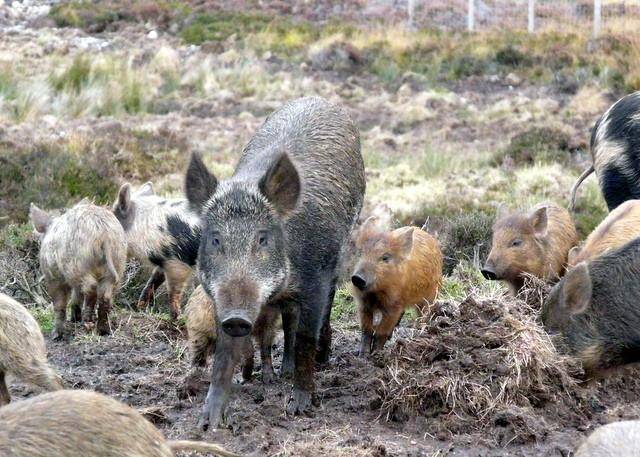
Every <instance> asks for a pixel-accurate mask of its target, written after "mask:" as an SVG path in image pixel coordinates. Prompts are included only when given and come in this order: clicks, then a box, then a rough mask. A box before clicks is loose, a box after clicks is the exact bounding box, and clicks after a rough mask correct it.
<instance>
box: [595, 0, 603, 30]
mask: <svg viewBox="0 0 640 457" xmlns="http://www.w3.org/2000/svg"><path fill="white" fill-rule="evenodd" d="M601 22H602V0H593V37H594V38H598V35H600V25H601Z"/></svg>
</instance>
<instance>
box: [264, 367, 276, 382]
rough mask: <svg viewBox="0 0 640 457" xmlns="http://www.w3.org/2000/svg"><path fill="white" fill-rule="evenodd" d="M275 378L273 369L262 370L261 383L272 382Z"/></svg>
mask: <svg viewBox="0 0 640 457" xmlns="http://www.w3.org/2000/svg"><path fill="white" fill-rule="evenodd" d="M275 380H276V375H275V373H274V372H273V369H271V370H265V369H263V370H262V383H263V384H273V383H274V382H275Z"/></svg>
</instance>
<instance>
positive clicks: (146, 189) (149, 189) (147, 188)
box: [136, 181, 155, 197]
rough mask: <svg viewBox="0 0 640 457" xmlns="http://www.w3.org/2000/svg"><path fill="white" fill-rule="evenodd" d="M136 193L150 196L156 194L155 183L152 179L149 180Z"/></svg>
mask: <svg viewBox="0 0 640 457" xmlns="http://www.w3.org/2000/svg"><path fill="white" fill-rule="evenodd" d="M136 195H138V196H140V197H148V196H150V195H155V192H154V191H153V183H152V182H151V181H147V182H146V183H144V184H143V185H141V186H140V188H139V189H138V190H137V191H136Z"/></svg>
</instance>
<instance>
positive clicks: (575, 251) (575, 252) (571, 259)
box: [567, 246, 582, 266]
mask: <svg viewBox="0 0 640 457" xmlns="http://www.w3.org/2000/svg"><path fill="white" fill-rule="evenodd" d="M580 251H582V248H581V247H580V246H574V247H572V248H571V249H569V255H568V258H567V263H568V264H569V265H570V266H574V265H575V264H576V259H577V258H578V256H579V255H580Z"/></svg>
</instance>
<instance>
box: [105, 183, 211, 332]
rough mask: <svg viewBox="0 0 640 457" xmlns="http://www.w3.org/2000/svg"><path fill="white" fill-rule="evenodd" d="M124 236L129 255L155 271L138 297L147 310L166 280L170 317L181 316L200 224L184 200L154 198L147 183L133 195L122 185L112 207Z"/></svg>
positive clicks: (140, 306) (140, 304) (129, 187)
mask: <svg viewBox="0 0 640 457" xmlns="http://www.w3.org/2000/svg"><path fill="white" fill-rule="evenodd" d="M113 213H114V214H115V216H116V217H117V218H118V220H119V221H120V223H121V224H122V227H123V228H124V231H125V234H126V236H127V243H128V255H129V257H133V258H136V259H138V260H140V261H141V262H143V263H146V264H150V265H153V266H154V267H155V268H154V270H153V273H152V275H151V278H150V279H149V281H148V282H147V284H146V286H145V287H144V289H143V290H142V293H141V294H140V298H139V299H138V309H144V308H146V307H147V306H148V305H149V303H150V302H151V300H152V299H153V295H154V292H155V290H157V289H158V287H160V286H161V285H162V283H163V282H164V281H165V278H166V280H167V289H168V291H169V309H170V313H171V317H172V318H173V319H176V318H177V317H178V316H179V315H180V309H181V307H182V306H181V301H182V293H183V291H184V289H185V286H186V283H187V282H188V280H189V279H190V278H191V274H192V271H193V267H194V266H195V264H196V258H197V256H198V247H199V245H200V225H199V224H200V220H199V218H198V215H197V214H196V213H194V212H193V211H191V209H190V208H189V203H188V202H187V201H186V200H185V199H166V198H163V197H160V196H157V195H156V194H155V193H154V191H153V186H152V185H151V183H150V182H147V183H145V184H144V185H142V186H141V187H140V188H139V189H137V190H136V191H135V192H134V191H132V189H131V184H129V183H126V184H123V185H122V187H121V188H120V191H119V192H118V198H117V200H116V202H115V203H114V204H113Z"/></svg>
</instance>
